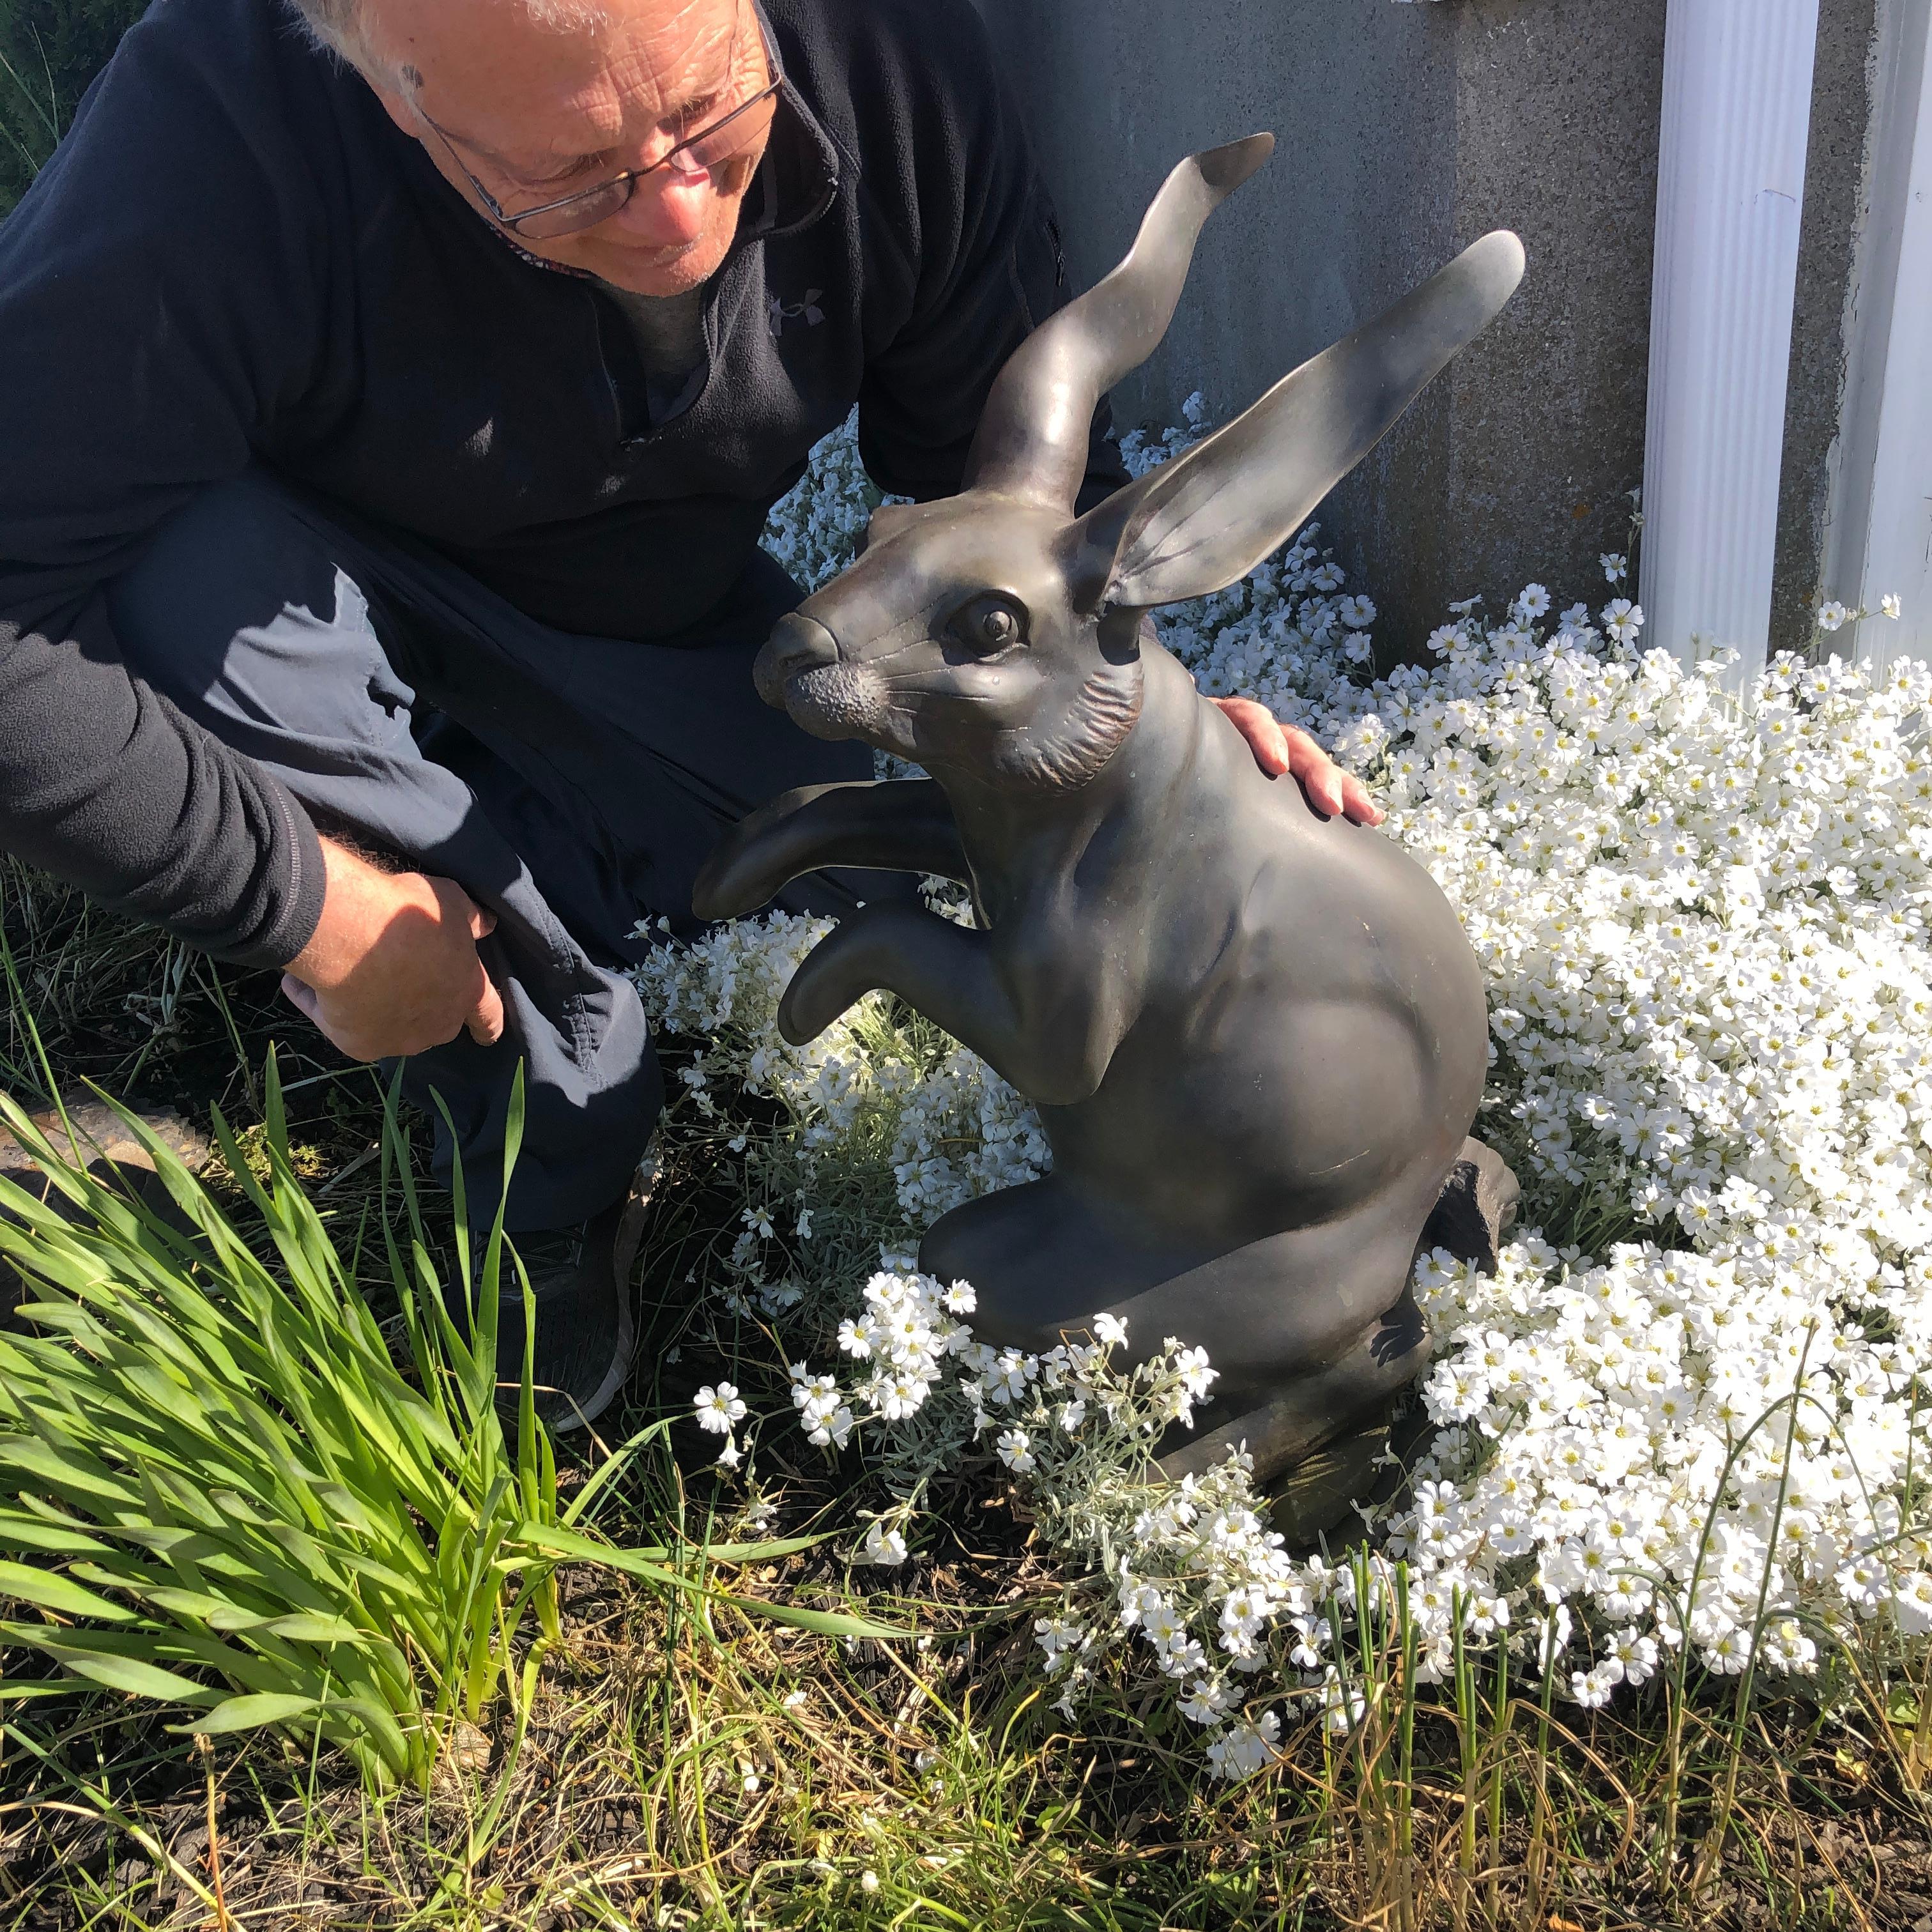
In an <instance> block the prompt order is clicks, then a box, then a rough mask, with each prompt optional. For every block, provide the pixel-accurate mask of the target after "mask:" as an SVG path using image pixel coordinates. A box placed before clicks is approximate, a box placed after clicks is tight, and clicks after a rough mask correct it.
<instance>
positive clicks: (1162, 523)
mask: <svg viewBox="0 0 1932 1932" xmlns="http://www.w3.org/2000/svg"><path fill="white" fill-rule="evenodd" d="M1522 279H1523V244H1522V243H1521V242H1519V241H1518V240H1517V238H1516V237H1515V236H1514V235H1511V234H1509V233H1507V232H1506V231H1504V230H1501V229H1499V230H1498V231H1497V232H1496V233H1495V234H1493V235H1486V236H1484V238H1483V239H1482V240H1481V241H1480V242H1477V243H1476V244H1475V245H1474V246H1473V247H1472V248H1467V249H1465V250H1464V251H1463V253H1462V254H1460V255H1459V256H1458V257H1457V258H1456V260H1454V261H1453V262H1451V263H1450V264H1449V266H1448V267H1447V268H1446V269H1443V270H1442V272H1440V273H1439V275H1435V276H1433V277H1432V278H1431V279H1430V280H1429V281H1427V282H1425V283H1424V284H1423V285H1422V286H1421V288H1419V289H1418V290H1415V292H1414V293H1412V294H1410V295H1408V296H1405V297H1404V298H1403V299H1402V300H1401V301H1400V302H1397V304H1396V305H1395V306H1394V308H1391V309H1390V310H1389V311H1387V313H1386V314H1383V315H1381V316H1379V317H1377V318H1376V320H1374V321H1373V322H1372V323H1369V324H1368V325H1367V326H1366V327H1365V328H1362V329H1358V330H1357V331H1356V332H1355V334H1354V335H1349V336H1345V337H1344V338H1343V339H1342V341H1340V342H1338V343H1337V344H1335V345H1334V347H1333V348H1332V349H1328V350H1324V351H1323V352H1322V354H1320V355H1319V356H1316V358H1315V359H1314V360H1313V362H1304V364H1303V365H1301V368H1299V369H1298V370H1296V371H1295V372H1294V374H1292V375H1289V376H1285V377H1283V379H1282V380H1281V381H1280V382H1279V383H1277V384H1276V385H1275V386H1274V388H1273V389H1271V390H1269V392H1268V394H1267V395H1265V396H1264V397H1262V399H1261V401H1259V402H1258V403H1256V404H1255V405H1254V407H1253V408H1252V409H1250V410H1247V411H1246V412H1245V413H1244V414H1242V415H1241V416H1237V417H1236V418H1235V420H1234V421H1233V422H1231V423H1229V424H1228V425H1226V427H1225V428H1221V429H1218V430H1217V431H1215V432H1214V434H1213V435H1212V436H1211V437H1208V438H1207V439H1206V440H1205V441H1204V442H1202V443H1197V444H1196V446H1195V447H1194V448H1193V449H1191V450H1190V451H1189V452H1187V455H1185V456H1181V457H1177V458H1175V459H1174V460H1172V462H1169V463H1163V465H1162V466H1160V468H1159V469H1151V470H1149V471H1148V472H1147V474H1146V475H1144V476H1142V477H1141V478H1139V481H1136V482H1133V483H1130V484H1128V485H1127V487H1126V488H1125V489H1124V490H1117V491H1116V492H1115V493H1114V494H1113V495H1112V496H1110V497H1109V498H1108V499H1107V500H1106V502H1104V503H1103V504H1101V505H1100V506H1099V507H1098V508H1096V509H1094V510H1091V511H1088V514H1086V515H1085V517H1082V518H1080V519H1079V521H1078V522H1076V523H1074V524H1073V526H1071V529H1070V531H1069V532H1068V536H1069V540H1070V547H1069V550H1068V553H1067V560H1068V566H1069V575H1070V578H1071V580H1072V581H1073V585H1074V589H1075V596H1076V602H1077V603H1078V604H1079V606H1080V607H1082V608H1083V609H1086V610H1094V609H1097V608H1102V607H1124V608H1127V609H1130V610H1148V609H1151V608H1152V607H1154V606H1156V605H1157V604H1175V603H1178V602H1180V601H1181V600H1182V599H1183V598H1188V597H1205V596H1206V595H1208V593H1209V592H1211V591H1215V590H1220V589H1224V588H1225V587H1226V586H1227V585H1229V584H1230V583H1234V582H1235V580H1237V579H1238V578H1239V577H1244V576H1245V575H1246V574H1247V573H1248V571H1250V570H1252V569H1253V568H1254V567H1255V565H1256V564H1258V563H1259V562H1260V561H1261V560H1262V558H1263V557H1265V556H1267V555H1268V553H1269V551H1271V550H1273V549H1274V548H1275V547H1276V546H1277V544H1280V543H1282V542H1283V541H1285V540H1286V538H1289V537H1291V536H1292V535H1294V534H1295V532H1296V531H1297V530H1298V529H1300V528H1301V525H1302V524H1303V523H1304V521H1306V520H1307V517H1308V516H1309V514H1310V512H1311V511H1313V509H1314V508H1315V506H1316V505H1317V504H1318V503H1319V502H1321V500H1322V498H1323V497H1324V496H1327V495H1328V492H1329V491H1330V490H1332V489H1333V488H1334V487H1335V485H1336V484H1337V483H1338V482H1340V481H1341V479H1342V478H1343V477H1344V476H1346V475H1347V474H1348V473H1349V471H1350V470H1351V469H1354V468H1355V465H1356V464H1357V463H1359V462H1361V460H1362V458H1364V457H1365V456H1367V455H1368V453H1369V452H1370V450H1371V449H1373V448H1374V447H1375V446H1376V444H1377V443H1379V442H1380V441H1381V440H1382V438H1383V437H1385V435H1387V434H1388V432H1389V431H1390V430H1391V429H1392V428H1394V426H1395V423H1396V419H1397V418H1398V417H1399V416H1401V414H1402V413H1403V410H1406V409H1407V408H1408V407H1409V404H1411V403H1412V402H1413V401H1415V398H1416V397H1417V396H1418V395H1420V394H1421V392H1422V390H1423V389H1424V387H1425V386H1427V383H1429V381H1430V379H1431V377H1433V376H1434V375H1435V374H1436V373H1437V371H1439V370H1440V369H1441V368H1442V366H1443V365H1444V364H1445V363H1446V362H1448V360H1449V359H1450V358H1451V356H1454V354H1455V353H1456V352H1457V350H1459V349H1460V348H1462V347H1463V345H1464V344H1466V343H1467V342H1469V341H1471V340H1472V338H1474V337H1475V336H1476V335H1478V334H1479V333H1480V332H1481V330H1482V329H1484V327H1485V326H1487V324H1488V323H1489V322H1490V320H1492V319H1493V317H1495V315H1496V313H1497V311H1499V310H1500V309H1501V308H1502V305H1504V303H1505V302H1508V299H1510V297H1511V295H1512V294H1514V293H1515V290H1516V286H1517V283H1518V282H1520V281H1521V280H1522Z"/></svg>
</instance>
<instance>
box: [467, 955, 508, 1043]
mask: <svg viewBox="0 0 1932 1932" xmlns="http://www.w3.org/2000/svg"><path fill="white" fill-rule="evenodd" d="M463 1024H464V1025H465V1026H466V1028H468V1029H469V1037H470V1038H471V1039H472V1040H474V1041H475V1043H477V1045H478V1046H495V1045H496V1043H497V1041H499V1040H501V1039H502V1037H503V996H502V994H501V993H499V992H497V990H496V986H494V984H493V983H492V982H491V980H490V976H489V974H487V973H486V974H484V976H483V994H482V997H481V998H480V999H479V1000H478V1001H477V1002H476V1010H475V1012H474V1013H472V1014H471V1015H470V1016H469V1019H467V1020H466V1021H465V1022H463Z"/></svg>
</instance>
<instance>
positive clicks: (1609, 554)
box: [1597, 550, 1630, 583]
mask: <svg viewBox="0 0 1932 1932" xmlns="http://www.w3.org/2000/svg"><path fill="white" fill-rule="evenodd" d="M1597 561H1598V562H1599V563H1601V565H1603V566H1604V576H1605V577H1607V579H1608V580H1610V582H1611V583H1622V581H1623V580H1624V578H1625V576H1626V575H1627V574H1628V571H1629V570H1630V559H1629V558H1628V557H1627V556H1624V555H1623V554H1622V552H1620V551H1618V550H1606V551H1604V553H1603V555H1602V556H1600V557H1598V559H1597Z"/></svg>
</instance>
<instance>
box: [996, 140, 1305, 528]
mask: <svg viewBox="0 0 1932 1932" xmlns="http://www.w3.org/2000/svg"><path fill="white" fill-rule="evenodd" d="M1273 152H1274V136H1273V135H1272V134H1250V135H1249V136H1247V139H1244V140H1240V141H1230V142H1228V143H1227V144H1226V145H1225V146H1223V147H1219V148H1208V150H1207V151H1205V153H1202V154H1190V155H1189V156H1188V157H1187V160H1184V161H1183V162H1181V164H1180V165H1179V166H1178V167H1176V168H1175V170H1174V171H1173V172H1172V174H1170V175H1169V176H1168V178H1166V181H1163V182H1162V183H1161V185H1160V193H1158V194H1157V195H1156V196H1154V199H1153V201H1152V202H1151V204H1150V205H1149V206H1148V211H1147V213H1146V214H1145V215H1144V216H1143V217H1142V220H1141V225H1140V232H1139V233H1138V234H1137V235H1136V236H1135V237H1134V245H1133V248H1130V250H1128V251H1127V259H1126V260H1124V261H1123V262H1122V263H1121V265H1120V266H1118V268H1117V269H1115V270H1114V271H1113V272H1112V273H1111V274H1110V275H1106V276H1105V277H1103V278H1102V279H1101V280H1100V281H1097V282H1096V283H1095V284H1094V286H1093V287H1091V289H1089V290H1088V291H1087V293H1085V295H1084V296H1078V297H1076V299H1074V300H1073V301H1072V302H1069V303H1068V304H1067V306H1066V307H1065V308H1063V309H1060V310H1058V311H1056V312H1055V314H1052V315H1050V316H1049V317H1047V319H1046V320H1045V321H1044V322H1043V323H1041V324H1040V326H1039V327H1038V328H1037V329H1035V330H1034V332H1033V333H1032V334H1031V335H1029V336H1028V338H1027V339H1026V340H1025V341H1024V342H1022V344H1020V346H1019V348H1017V349H1016V350H1014V351H1013V354H1012V355H1011V356H1010V357H1009V358H1008V359H1007V365H1006V367H1005V368H1004V369H1002V370H1001V371H1000V374H999V376H998V378H997V380H995V383H994V384H993V387H992V393H991V394H990V395H989V396H988V397H987V398H986V408H985V410H983V411H982V412H981V414H980V427H979V430H978V431H977V434H975V435H974V438H973V447H972V449H971V451H970V452H968V456H967V458H966V487H968V489H969V490H991V491H992V492H994V493H996V494H998V495H1001V496H1019V497H1023V498H1025V499H1027V500H1028V501H1030V502H1037V503H1046V504H1049V505H1051V506H1052V508H1055V509H1057V510H1065V511H1070V510H1071V509H1072V508H1073V504H1074V499H1076V497H1077V496H1079V493H1080V485H1081V482H1082V479H1083V478H1085V475H1086V474H1087V440H1088V432H1089V431H1090V430H1091V428H1092V426H1093V422H1094V410H1095V408H1096V407H1097V405H1098V404H1099V403H1100V398H1102V397H1103V396H1104V395H1106V393H1107V392H1108V391H1109V389H1112V387H1113V386H1114V385H1115V383H1118V381H1119V380H1121V377H1123V376H1124V375H1125V374H1127V371H1129V370H1130V369H1133V368H1139V365H1141V364H1142V363H1143V362H1145V361H1146V360H1147V359H1148V357H1149V356H1151V355H1152V354H1153V353H1154V350H1155V349H1156V348H1157V347H1158V346H1159V344H1160V338H1162V337H1163V335H1166V333H1167V325H1168V324H1169V322H1170V321H1172V320H1173V317H1174V308H1175V303H1177V302H1179V301H1180V299H1181V284H1183V283H1184V281H1186V280H1187V265H1188V263H1190V261H1192V260H1193V257H1194V244H1195V241H1196V238H1197V237H1198V236H1199V234H1200V233H1201V224H1202V223H1203V222H1204V221H1205V220H1207V219H1208V216H1209V215H1211V214H1213V213H1214V210H1215V209H1216V208H1217V207H1219V206H1220V204H1221V202H1222V201H1223V199H1225V198H1226V196H1229V195H1230V194H1232V193H1233V192H1234V191H1235V189H1236V188H1238V187H1240V186H1241V184H1242V182H1244V181H1246V180H1247V178H1248V177H1249V175H1251V174H1253V172H1254V171H1255V170H1256V169H1257V168H1258V167H1259V166H1261V165H1262V163H1263V162H1264V161H1265V160H1267V159H1268V156H1269V155H1270V154H1272V153H1273Z"/></svg>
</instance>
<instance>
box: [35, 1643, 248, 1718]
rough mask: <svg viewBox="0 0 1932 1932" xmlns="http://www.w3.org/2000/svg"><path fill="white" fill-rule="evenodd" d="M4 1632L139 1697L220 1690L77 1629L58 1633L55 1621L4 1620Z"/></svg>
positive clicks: (202, 1698)
mask: <svg viewBox="0 0 1932 1932" xmlns="http://www.w3.org/2000/svg"><path fill="white" fill-rule="evenodd" d="M0 1634H5V1635H6V1636H7V1637H10V1638H11V1639H12V1640H13V1642H14V1643H24V1644H27V1645H28V1646H31V1648H32V1649H35V1650H37V1651H39V1652H42V1653H43V1655H46V1656H48V1657H51V1658H53V1660H54V1661H55V1662H56V1663H58V1664H65V1665H66V1666H67V1667H68V1670H71V1671H72V1672H73V1673H74V1674H75V1676H77V1677H85V1678H88V1679H91V1680H92V1682H95V1683H96V1684H104V1685H106V1686H107V1688H108V1689H109V1690H110V1691H127V1693H128V1694H130V1696H133V1697H154V1698H157V1699H158V1700H160V1702H161V1703H164V1704H205V1703H208V1702H209V1701H210V1700H212V1699H214V1698H215V1697H218V1696H219V1695H220V1694H219V1693H218V1692H217V1691H211V1690H210V1689H209V1688H208V1686H207V1685H205V1684H197V1683H196V1682H194V1680H193V1679H192V1678H188V1677H179V1676H176V1675H175V1673H174V1672H173V1671H172V1670H162V1669H161V1667H160V1666H159V1665H158V1664H144V1663H143V1662H142V1661H141V1660H140V1659H139V1658H136V1657H117V1656H115V1655H113V1654H112V1653H111V1652H106V1651H97V1650H95V1649H91V1648H90V1647H89V1646H88V1645H87V1644H86V1642H85V1641H84V1640H83V1635H82V1634H81V1633H80V1632H77V1631H62V1632H59V1633H58V1634H56V1627H55V1625H52V1624H19V1623H6V1624H0Z"/></svg>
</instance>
